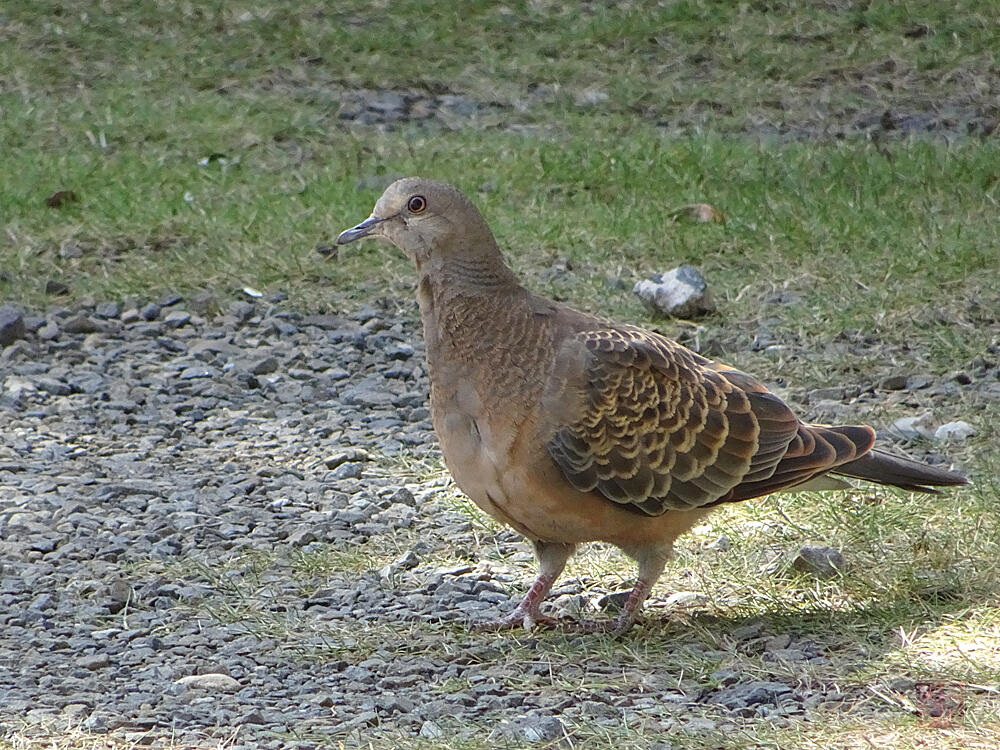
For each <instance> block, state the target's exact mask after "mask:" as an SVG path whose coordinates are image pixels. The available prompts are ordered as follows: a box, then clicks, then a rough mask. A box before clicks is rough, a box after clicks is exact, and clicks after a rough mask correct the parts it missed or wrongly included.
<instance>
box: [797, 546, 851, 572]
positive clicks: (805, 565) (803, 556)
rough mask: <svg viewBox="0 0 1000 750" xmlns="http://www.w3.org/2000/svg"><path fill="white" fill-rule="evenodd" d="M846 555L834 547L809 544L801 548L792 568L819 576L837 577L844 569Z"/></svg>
mask: <svg viewBox="0 0 1000 750" xmlns="http://www.w3.org/2000/svg"><path fill="white" fill-rule="evenodd" d="M845 565H846V563H845V562H844V556H843V555H842V554H841V553H840V552H838V551H837V550H835V549H833V548H832V547H814V546H810V545H807V546H805V547H803V548H802V549H800V550H799V553H798V555H797V556H796V557H795V559H794V560H793V561H792V568H793V569H795V570H797V571H799V572H800V573H808V574H810V575H813V576H816V577H817V578H835V577H836V576H838V575H840V573H841V572H842V571H843V570H844V567H845Z"/></svg>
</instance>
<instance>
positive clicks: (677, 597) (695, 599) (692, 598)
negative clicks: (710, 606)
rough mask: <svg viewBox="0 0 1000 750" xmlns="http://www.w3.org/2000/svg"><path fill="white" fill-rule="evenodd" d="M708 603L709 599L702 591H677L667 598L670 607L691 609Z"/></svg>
mask: <svg viewBox="0 0 1000 750" xmlns="http://www.w3.org/2000/svg"><path fill="white" fill-rule="evenodd" d="M706 601H708V597H707V596H705V595H704V594H703V593H701V592H700V591H677V592H675V593H673V594H671V595H670V596H668V597H667V602H666V604H667V606H668V607H691V606H693V605H695V604H701V603H702V602H706Z"/></svg>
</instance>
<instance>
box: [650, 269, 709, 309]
mask: <svg viewBox="0 0 1000 750" xmlns="http://www.w3.org/2000/svg"><path fill="white" fill-rule="evenodd" d="M632 291H633V293H634V294H636V295H637V296H638V297H639V299H641V300H642V301H643V302H645V303H646V304H647V305H648V306H649V307H650V308H651V309H652V310H653V311H654V312H657V313H660V314H662V315H669V316H672V317H677V318H695V317H698V316H701V315H705V314H706V313H710V312H714V311H715V303H714V302H713V301H712V299H711V295H710V294H709V292H708V283H707V282H706V281H705V277H704V276H702V275H701V273H700V272H699V271H698V269H696V268H695V267H694V266H689V265H683V266H680V267H679V268H675V269H673V270H672V271H668V272H667V273H663V274H656V275H654V276H653V277H652V278H650V279H646V280H643V281H640V282H638V283H637V284H636V285H635V287H634V288H633V289H632Z"/></svg>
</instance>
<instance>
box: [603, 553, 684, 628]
mask: <svg viewBox="0 0 1000 750" xmlns="http://www.w3.org/2000/svg"><path fill="white" fill-rule="evenodd" d="M625 554H627V555H628V556H629V557H631V558H633V559H634V560H635V561H636V562H637V563H639V580H637V581H636V582H635V586H633V587H632V591H631V592H629V595H628V599H626V600H625V606H624V607H622V611H621V614H619V615H618V619H617V620H616V621H615V625H614V628H612V632H613V633H615V634H616V635H621V634H622V633H625V632H626V631H628V629H629V628H631V627H632V625H633V624H634V623H635V619H636V617H638V616H639V610H640V609H642V603H643V602H644V601H646V598H647V597H648V596H649V592H650V591H652V590H653V586H654V585H655V584H656V582H657V580H659V578H660V576H661V575H662V574H663V569H664V568H665V567H666V565H667V560H669V559H670V556H671V555H672V554H673V545H672V544H668V545H665V546H663V545H660V546H655V547H638V548H631V549H626V550H625Z"/></svg>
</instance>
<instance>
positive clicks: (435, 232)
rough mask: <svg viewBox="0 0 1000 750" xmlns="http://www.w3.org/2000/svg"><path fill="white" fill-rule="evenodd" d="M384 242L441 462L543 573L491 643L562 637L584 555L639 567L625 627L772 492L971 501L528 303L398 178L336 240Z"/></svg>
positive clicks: (475, 223) (727, 384)
mask: <svg viewBox="0 0 1000 750" xmlns="http://www.w3.org/2000/svg"><path fill="white" fill-rule="evenodd" d="M369 237H371V238H380V239H382V240H387V241H389V242H390V243H392V244H393V245H395V246H396V247H397V248H398V249H399V250H401V251H402V252H403V253H404V254H405V255H406V256H408V258H409V259H410V260H411V261H412V262H413V265H414V267H415V269H416V276H417V282H416V297H417V302H418V305H419V309H420V317H421V321H422V327H423V336H424V343H425V348H426V357H427V365H428V367H427V371H428V375H429V380H430V411H431V420H432V422H433V425H434V430H435V432H436V434H437V437H438V440H439V443H440V448H441V453H442V456H443V459H444V463H445V465H446V467H447V468H448V470H449V471H450V473H451V475H452V477H453V479H454V481H455V483H456V484H457V486H458V487H459V488H460V489H461V490H462V492H464V493H465V494H466V495H467V496H468V497H469V498H470V499H471V500H472V502H473V503H475V505H477V506H478V507H479V508H480V509H482V510H483V511H484V512H486V513H487V514H489V515H490V516H492V517H493V518H495V519H496V520H498V521H500V522H502V523H504V524H507V525H508V526H510V527H512V528H513V529H515V530H516V531H517V532H519V533H520V534H521V535H523V536H524V537H525V538H526V539H528V540H529V541H530V542H531V544H532V545H533V547H534V551H535V555H536V557H537V560H538V565H539V573H538V576H537V578H536V579H535V581H534V583H533V584H532V586H531V587H530V589H529V590H528V592H527V594H526V595H525V596H524V598H523V599H522V600H521V601H520V603H519V604H517V606H516V607H515V608H514V609H513V611H512V612H511V613H510V614H509V615H508V616H506V617H503V618H501V619H500V620H498V621H497V622H496V623H495V625H496V626H498V627H509V628H520V627H523V628H524V629H525V630H528V631H530V630H532V629H534V628H536V627H543V626H545V627H556V626H561V625H567V624H568V623H566V622H564V621H560V620H557V619H556V618H552V617H549V616H547V615H544V614H543V613H542V612H541V605H542V603H543V602H544V600H545V598H546V596H547V595H548V593H549V592H550V590H551V589H552V586H553V584H554V583H555V581H556V579H557V578H558V577H559V576H560V574H561V573H562V572H563V570H564V568H565V566H566V563H567V561H568V560H569V558H570V556H571V555H572V554H573V552H574V551H575V550H576V549H577V547H578V546H579V545H581V544H584V543H588V542H605V543H608V544H611V545H614V546H615V547H618V548H619V549H621V550H622V551H623V552H624V553H625V554H626V555H627V556H628V557H630V558H631V559H633V560H634V561H635V563H636V564H637V569H638V578H637V581H636V583H635V585H634V587H633V588H632V590H631V591H630V593H629V594H628V597H627V599H626V600H625V602H624V605H623V607H622V608H621V611H620V614H619V615H618V617H617V618H616V619H613V620H610V619H609V621H608V622H607V623H596V624H595V623H589V624H588V623H579V626H580V627H581V629H590V630H596V629H603V630H610V631H613V632H615V633H618V634H621V633H624V632H626V631H627V630H628V629H629V628H631V627H632V625H633V623H634V622H635V621H636V619H637V617H638V615H639V613H640V610H641V607H642V604H643V602H644V601H645V600H646V598H647V597H648V596H649V593H650V591H651V589H652V588H653V585H654V584H655V583H656V581H657V579H658V578H659V577H660V576H661V574H662V573H663V570H664V568H665V565H666V563H667V561H668V560H669V558H670V557H671V554H672V550H673V544H674V541H675V540H676V539H677V538H678V537H679V536H680V535H681V534H683V533H684V532H685V531H687V530H689V529H690V528H691V527H692V526H693V525H695V524H696V523H697V522H698V521H700V520H701V519H702V518H704V517H705V516H706V515H707V514H708V513H710V512H711V511H712V510H713V509H715V508H718V507H719V506H721V505H724V504H726V503H733V502H739V501H741V500H748V499H750V498H756V497H761V496H763V495H768V494H770V493H772V492H778V491H782V490H785V491H788V490H792V491H801V490H803V489H824V488H825V489H829V488H835V487H844V486H848V485H847V484H846V483H845V482H843V480H842V479H840V477H851V478H857V479H862V480H867V481H869V482H874V483H877V484H882V485H890V486H895V487H900V488H903V489H904V490H909V491H912V492H928V493H936V492H937V491H936V490H935V489H934V488H935V487H949V486H957V485H963V484H968V480H967V479H966V478H965V477H964V476H962V475H960V474H958V473H956V472H953V471H948V470H945V469H941V468H937V467H933V466H928V465H925V464H922V463H920V462H918V461H915V460H912V459H909V458H904V457H901V456H897V455H894V454H890V453H887V452H884V451H882V450H879V449H876V448H874V447H873V446H874V443H875V430H874V429H873V428H871V427H869V426H865V425H841V426H829V425H819V424H809V423H806V422H803V421H802V420H800V419H799V418H798V417H797V416H796V415H795V414H794V413H793V411H792V410H791V409H790V408H789V406H788V405H786V404H785V403H784V402H783V401H782V400H781V399H780V398H778V397H777V396H776V395H775V394H773V393H772V392H770V391H769V390H768V389H767V388H766V387H765V386H764V385H763V384H761V382H760V381H758V380H757V379H755V378H754V377H752V376H750V375H748V374H746V373H744V372H741V371H740V370H738V369H736V368H734V367H730V366H728V365H726V364H722V363H720V362H716V361H713V360H710V359H708V358H706V357H703V356H701V355H700V354H698V353H696V352H694V351H692V350H690V349H687V348H685V347H684V346H682V345H681V344H679V343H677V342H675V341H673V340H671V339H669V338H667V337H665V336H662V335H660V334H658V333H654V332H652V331H648V330H645V329H643V328H641V327H638V326H635V325H628V324H620V323H615V322H613V321H610V320H607V319H604V318H601V317H598V316H595V315H591V314H588V313H585V312H581V311H578V310H576V309H574V308H572V307H570V306H568V305H565V304H562V303H559V302H555V301H552V300H549V299H546V298H544V297H542V296H539V295H537V294H533V293H532V292H531V291H529V290H528V289H527V288H525V287H524V286H523V285H522V284H521V283H520V281H519V280H518V277H517V276H516V275H515V273H514V272H513V270H511V268H510V266H509V265H508V264H507V262H506V261H505V258H504V255H503V252H502V251H501V249H500V246H499V245H498V243H497V241H496V239H495V237H494V235H493V232H492V231H491V230H490V227H489V226H488V224H487V223H486V220H485V219H484V218H483V215H482V214H481V213H480V211H479V210H478V209H477V208H476V206H475V205H474V204H473V203H472V202H471V201H470V200H469V199H468V198H467V197H466V196H465V195H463V194H462V193H461V192H460V191H459V190H458V189H456V188H455V187H453V186H451V185H450V184H448V183H445V182H439V181H434V180H427V179H422V178H419V177H408V178H403V179H400V180H397V181H395V182H393V183H392V184H391V185H389V187H388V188H386V190H385V192H384V193H383V194H382V196H381V197H380V198H379V199H378V201H377V202H376V203H375V207H374V209H373V211H372V213H371V215H370V216H369V217H368V218H367V219H365V220H364V221H362V222H361V223H360V224H357V225H356V226H354V227H352V228H350V229H347V230H345V231H344V232H342V233H341V234H340V235H339V236H338V238H337V244H338V245H346V244H348V243H352V242H356V241H357V240H360V239H362V238H369Z"/></svg>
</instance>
